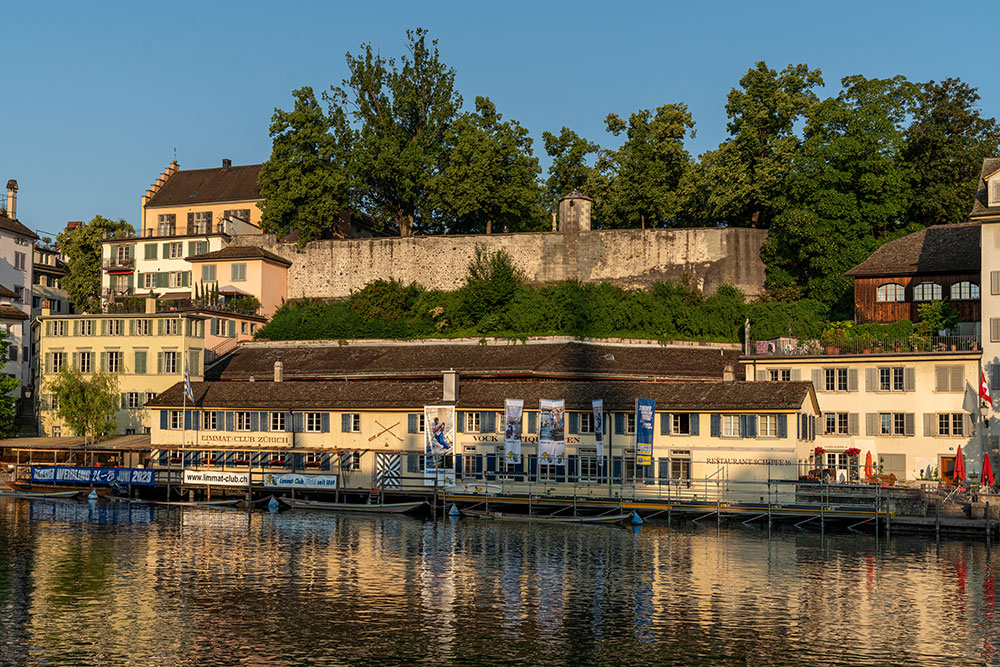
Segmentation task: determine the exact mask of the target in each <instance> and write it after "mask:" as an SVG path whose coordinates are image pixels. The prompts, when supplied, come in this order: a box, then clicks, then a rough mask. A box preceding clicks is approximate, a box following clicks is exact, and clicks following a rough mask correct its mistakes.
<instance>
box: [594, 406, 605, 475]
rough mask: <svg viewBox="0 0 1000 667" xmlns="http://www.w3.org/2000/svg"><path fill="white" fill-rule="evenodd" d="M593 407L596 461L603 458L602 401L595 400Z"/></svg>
mask: <svg viewBox="0 0 1000 667" xmlns="http://www.w3.org/2000/svg"><path fill="white" fill-rule="evenodd" d="M593 406H594V442H595V443H596V444H597V459H598V460H601V459H603V458H604V399H601V398H595V399H594V402H593Z"/></svg>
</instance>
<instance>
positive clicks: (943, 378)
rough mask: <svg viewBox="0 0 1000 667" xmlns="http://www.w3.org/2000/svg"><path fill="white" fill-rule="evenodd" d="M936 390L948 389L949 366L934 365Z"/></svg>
mask: <svg viewBox="0 0 1000 667" xmlns="http://www.w3.org/2000/svg"><path fill="white" fill-rule="evenodd" d="M934 391H948V367H947V366H935V367H934Z"/></svg>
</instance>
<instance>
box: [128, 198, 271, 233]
mask: <svg viewBox="0 0 1000 667" xmlns="http://www.w3.org/2000/svg"><path fill="white" fill-rule="evenodd" d="M258 201H263V200H260V199H254V200H249V201H237V202H220V203H214V204H197V205H195V206H156V207H148V206H146V207H143V209H142V225H141V226H142V231H141V234H142V235H143V236H148V235H150V234H154V235H155V234H156V225H157V221H158V219H159V216H161V215H170V214H173V215H175V216H177V221H176V225H177V227H176V233H177V234H179V235H183V234H186V233H187V219H188V213H202V212H206V211H209V212H211V213H212V225H213V226H214V225H217V224H218V223H220V222H222V220H223V213H225V212H226V211H228V210H234V209H249V210H250V221H249V222H250V223H251V225H255V226H256V227H257V228H258V229H256V230H255V229H254V228H253V227H249V226H246V225H242V226H240V229H239V230H238V231H237V233H241V234H254V233H257V234H259V233H260V229H259V227H260V216H261V210H260V208H258V206H257V202H258ZM150 230H152V231H150Z"/></svg>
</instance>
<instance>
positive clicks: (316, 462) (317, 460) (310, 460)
mask: <svg viewBox="0 0 1000 667" xmlns="http://www.w3.org/2000/svg"><path fill="white" fill-rule="evenodd" d="M322 464H323V455H322V454H320V453H319V452H307V453H306V467H307V468H318V467H320V465H322Z"/></svg>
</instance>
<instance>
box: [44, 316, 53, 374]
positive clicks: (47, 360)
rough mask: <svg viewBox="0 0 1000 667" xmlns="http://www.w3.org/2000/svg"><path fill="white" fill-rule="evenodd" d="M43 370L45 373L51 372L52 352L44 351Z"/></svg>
mask: <svg viewBox="0 0 1000 667" xmlns="http://www.w3.org/2000/svg"><path fill="white" fill-rule="evenodd" d="M46 324H48V322H46ZM45 372H46V373H51V372H52V353H51V352H46V353H45Z"/></svg>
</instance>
